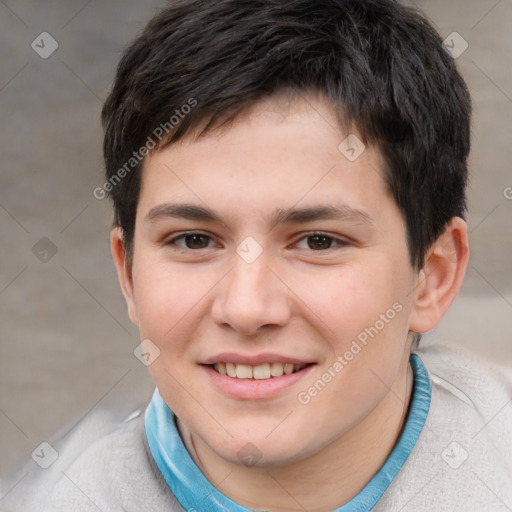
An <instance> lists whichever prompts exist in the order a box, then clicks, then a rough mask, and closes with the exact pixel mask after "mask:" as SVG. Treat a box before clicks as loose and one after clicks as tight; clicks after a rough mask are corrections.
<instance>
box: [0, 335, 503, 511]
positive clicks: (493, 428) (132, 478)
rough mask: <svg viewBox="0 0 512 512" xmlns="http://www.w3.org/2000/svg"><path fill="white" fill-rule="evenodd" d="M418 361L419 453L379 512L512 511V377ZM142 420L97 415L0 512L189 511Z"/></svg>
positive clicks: (479, 364) (463, 364)
mask: <svg viewBox="0 0 512 512" xmlns="http://www.w3.org/2000/svg"><path fill="white" fill-rule="evenodd" d="M415 353H416V354H417V355H418V356H419V357H420V359H421V360H422V361H423V363H424V365H425V366H426V368H427V370H428V374H429V377H430V382H431V386H432V394H431V402H430V408H429V412H428V415H427V418H426V421H425V424H424V426H423V429H422V431H421V434H420V436H419V438H418V440H417V442H416V444H415V446H414V448H413V449H412V452H411V453H410V455H409V457H408V458H407V460H406V461H405V463H404V464H403V466H402V468H401V469H400V471H399V472H398V474H397V476H396V477H395V478H394V479H393V481H392V482H391V484H390V485H389V487H388V488H387V490H386V491H385V492H384V494H383V495H382V497H381V498H380V500H379V501H378V503H377V504H376V506H375V507H374V508H373V509H372V510H373V511H374V512H384V511H392V512H398V511H400V512H434V511H436V512H437V511H449V512H457V511H461V512H462V511H464V512H466V511H468V510H471V511H477V512H500V511H504V512H505V511H507V510H512V377H511V374H510V373H509V372H508V370H506V369H504V368H500V367H498V366H496V365H492V364H490V363H488V362H487V361H481V360H480V359H479V358H478V356H476V355H472V354H468V353H465V352H462V351H460V350H458V349H453V348H448V347H446V346H441V345H435V344H434V345H430V346H428V345H427V346H420V347H419V348H418V349H417V350H416V351H415ZM143 412H144V408H141V409H140V410H139V411H136V412H135V413H133V414H132V415H131V417H130V418H128V419H127V421H124V422H121V423H119V422H117V423H113V422H112V421H111V420H109V419H105V418H108V415H107V416H104V415H103V416H102V415H101V413H97V414H96V416H94V417H93V418H91V419H89V420H88V421H87V422H86V423H85V424H84V425H82V426H81V427H80V428H78V429H76V430H75V431H74V433H73V435H72V436H71V438H70V439H64V440H62V441H61V442H60V444H59V446H58V449H59V453H60V456H59V458H58V460H57V461H56V462H55V463H54V464H53V465H52V466H51V467H50V468H48V469H46V470H43V469H40V468H39V467H36V465H35V464H32V466H30V467H29V471H30V473H29V474H28V475H27V476H26V477H25V478H23V480H22V481H21V482H19V483H18V485H16V486H15V487H14V488H12V489H4V490H3V492H4V495H3V496H4V498H3V499H1V500H0V510H2V511H8V512H89V511H90V512H98V511H100V512H123V511H124V512H138V511H148V512H149V511H150V512H174V511H176V512H178V511H179V512H182V511H183V510H184V509H183V508H182V507H181V505H180V504H179V503H178V501H177V500H176V498H175V497H174V495H173V494H172V492H171V490H170V488H169V487H168V485H167V483H166V481H165V480H164V478H163V476H162V474H161V473H160V471H159V469H158V467H157V466H156V464H155V462H154V460H153V457H152V456H151V452H150V450H149V447H148V444H147V440H146V435H145V429H144V414H143ZM27 467H28V466H27ZM25 471H27V470H25ZM340 484H341V483H340ZM6 492H8V494H5V493H6ZM341 510H345V507H343V508H342V509H341ZM346 510H361V512H363V509H355V508H349V507H348V506H347V508H346ZM189 512H193V511H189ZM197 512H202V511H201V510H200V508H198V509H197Z"/></svg>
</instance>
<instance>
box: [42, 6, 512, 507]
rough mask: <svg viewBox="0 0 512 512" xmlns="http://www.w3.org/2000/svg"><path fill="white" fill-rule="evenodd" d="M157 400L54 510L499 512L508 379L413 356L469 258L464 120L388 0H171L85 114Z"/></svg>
mask: <svg viewBox="0 0 512 512" xmlns="http://www.w3.org/2000/svg"><path fill="white" fill-rule="evenodd" d="M103 122H104V127H105V142H104V152H105V161H106V168H107V181H106V183H105V186H104V187H103V189H102V190H98V191H96V193H97V194H102V193H104V192H108V193H109V194H110V196H111V197H112V199H113V202H114V210H115V226H114V229H113V230H112V234H111V244H112V252H113V256H114V260H115V264H116V267H117V270H118V274H119V280H120V284H121V287H122V290H123V293H124V296H125V298H126V301H127V304H128V312H129V316H130V319H131V320H132V322H133V323H135V324H136V325H137V326H138V327H139V329H140V335H141V340H143V341H142V347H141V350H142V353H143V354H144V357H145V358H146V361H147V364H148V368H149V371H150V373H151V376H152V378H153V380H154V382H155V384H156V386H157V390H156V391H155V394H154V396H153V399H152V401H151V403H150V404H149V406H148V408H147V409H146V411H145V414H144V417H142V416H140V417H139V418H138V419H134V420H132V421H130V422H128V423H126V424H125V425H123V426H122V427H121V428H119V429H117V430H115V431H114V432H113V433H112V434H110V435H109V436H107V437H104V438H102V439H99V440H97V441H96V442H95V443H94V444H93V445H92V446H90V448H88V449H87V450H86V451H85V453H83V454H82V455H81V456H80V457H78V458H77V459H76V461H74V462H73V463H72V464H71V465H69V467H66V468H65V474H64V476H60V478H58V479H57V480H58V481H57V482H56V483H55V484H54V485H52V486H50V487H51V488H50V489H48V495H49V498H48V499H49V500H51V503H52V504H51V505H48V507H49V509H50V510H67V511H68V510H69V511H70V510H77V511H78V510H80V511H81V512H83V511H86V510H102V511H105V512H106V511H110V510H112V511H114V510H115V511H118V510H129V511H140V510H148V511H153V512H156V511H162V512H163V511H181V510H187V511H190V512H191V511H200V512H203V511H216V510H225V511H246V510H265V511H273V512H276V511H295V510H297V511H299V510H308V511H317V512H326V511H331V510H340V511H343V512H346V511H366V510H375V511H399V510H402V511H408V510H410V511H416V512H417V511H427V510H428V511H431V510H447V511H448V510H449V511H455V510H467V509H472V510H478V511H489V512H490V511H498V510H506V509H507V507H508V508H510V507H512V474H511V461H512V454H511V448H510V447H511V443H510V426H511V410H510V406H509V405H508V406H507V405H506V404H509V402H510V400H511V399H512V392H511V386H510V382H508V381H506V379H505V377H503V376H502V375H501V374H499V373H497V371H496V370H494V369H492V368H491V367H489V366H488V365H486V364H485V363H481V362H478V361H476V360H475V359H474V358H471V357H470V356H467V355H464V354H459V353H457V352H455V351H453V350H449V349H447V348H444V347H438V346H435V345H434V346H430V347H426V348H425V347H422V344H421V343H420V344H419V345H418V341H419V336H420V334H421V333H426V332H427V331H430V330H431V329H433V328H434V327H435V326H436V325H437V324H438V322H439V321H440V319H441V318H442V317H443V315H444V314H445V312H446V311H447V309H448V307H449V306H450V304H451V302H452V301H453V299H454V297H455V296H456V294H457V292H458V291H459V288H460V286H461V282H462V280H463V277H464V273H465V269H466V265H467V261H468V237H467V227H466V224H465V222H464V220H463V218H464V212H465V186H466V181H467V157H468V153H469V139H470V99H469V95H468V91H467V88H466V86H465V84H464V81H463V80H462V78H461V76H460V75H459V73H458V72H457V70H456V69H455V65H454V63H453V61H452V58H451V57H450V56H449V54H448V53H446V52H445V50H444V49H443V47H442V42H441V39H440V37H439V36H438V34H437V33H436V32H435V31H434V30H433V29H432V27H431V26H430V25H429V23H428V22H427V21H426V20H425V19H424V18H423V17H422V16H421V15H420V14H418V13H417V12H416V11H413V10H412V9H410V8H406V7H403V6H401V5H400V4H398V3H396V2H394V1H391V0H378V1H377V0H357V1H348V0H327V1H326V0H323V1H322V2H319V1H316V0H290V1H283V2H278V1H273V0H256V1H251V2H243V1H240V0H177V1H173V2H171V3H170V6H169V7H168V8H167V9H166V10H164V11H163V12H161V13H160V14H159V15H158V16H157V17H155V18H154V19H153V20H152V21H151V22H150V23H149V24H148V26H147V27H146V29H145V30H144V32H143V33H142V34H141V35H140V36H139V37H138V38H137V40H136V41H135V42H134V43H133V44H132V45H131V46H130V48H128V50H127V51H126V53H125V54H124V56H123V58H122V60H121V62H120V65H119V68H118V71H117V75H116V79H115V83H114V86H113V89H112V92H111V94H110V96H109V98H108V99H107V101H106V104H105V107H104V110H103Z"/></svg>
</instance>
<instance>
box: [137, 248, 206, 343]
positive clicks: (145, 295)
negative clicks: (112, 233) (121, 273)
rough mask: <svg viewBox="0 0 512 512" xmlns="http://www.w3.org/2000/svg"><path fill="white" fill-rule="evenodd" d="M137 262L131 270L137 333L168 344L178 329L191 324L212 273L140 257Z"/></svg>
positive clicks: (203, 302)
mask: <svg viewBox="0 0 512 512" xmlns="http://www.w3.org/2000/svg"><path fill="white" fill-rule="evenodd" d="M139 262H140V264H139V266H138V268H137V271H136V272H134V298H135V303H136V308H137V312H138V315H139V319H140V330H141V336H144V337H148V338H150V339H152V341H154V342H155V343H157V344H169V343H171V344H172V343H174V342H175V341H177V340H179V339H180V336H177V333H178V332H181V333H183V330H184V329H186V327H187V326H191V325H193V324H194V322H191V321H190V319H191V318H194V317H196V316H197V315H198V314H200V313H201V312H202V311H203V309H204V305H205V304H206V301H207V296H208V293H209V292H210V291H211V289H212V287H213V286H214V284H215V279H213V277H215V276H212V275H211V272H210V273H208V272H205V271H201V270H199V269H192V268H190V269H185V270H183V269H180V268H176V266H174V267H173V266H171V265H169V263H166V262H160V261H157V262H155V263H151V262H150V261H149V260H146V262H145V260H144V259H143V258H141V259H140V260H139ZM153 338H154V340H153Z"/></svg>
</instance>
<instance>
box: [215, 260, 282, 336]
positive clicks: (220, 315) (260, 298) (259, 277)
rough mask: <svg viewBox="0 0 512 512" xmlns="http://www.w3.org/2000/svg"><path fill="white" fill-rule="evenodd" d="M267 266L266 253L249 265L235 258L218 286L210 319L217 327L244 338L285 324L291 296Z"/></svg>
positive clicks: (273, 271)
mask: <svg viewBox="0 0 512 512" xmlns="http://www.w3.org/2000/svg"><path fill="white" fill-rule="evenodd" d="M269 263H270V262H269V261H268V258H267V257H266V255H265V252H264V253H263V254H262V255H261V256H259V257H258V258H257V259H256V261H253V262H251V263H248V262H246V261H245V260H244V259H243V258H241V257H240V256H239V255H238V254H235V255H234V257H233V268H232V270H231V271H230V272H229V273H228V274H227V275H226V277H225V278H224V279H223V280H222V281H221V282H220V283H219V288H218V292H217V295H216V297H215V300H214V302H213V305H212V318H213V320H214V321H215V322H216V323H217V324H218V325H220V326H229V327H231V328H232V329H234V330H236V331H237V332H238V333H240V334H244V335H247V336H252V335H255V334H257V333H258V331H260V330H261V329H262V328H263V327H268V326H281V327H282V326H284V325H286V323H287V322H288V321H289V319H290V315H291V310H290V299H291V297H290V293H289V290H288V288H287V287H286V285H285V284H284V282H283V281H282V280H281V279H280V277H279V276H278V273H277V272H276V271H275V270H273V269H271V268H270V267H269Z"/></svg>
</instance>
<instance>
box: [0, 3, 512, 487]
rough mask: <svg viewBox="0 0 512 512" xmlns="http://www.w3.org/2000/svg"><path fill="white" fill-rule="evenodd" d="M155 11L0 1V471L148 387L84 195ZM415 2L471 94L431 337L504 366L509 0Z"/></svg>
mask: <svg viewBox="0 0 512 512" xmlns="http://www.w3.org/2000/svg"><path fill="white" fill-rule="evenodd" d="M163 5H165V2H162V1H160V2H159V1H156V0H153V1H150V0H145V1H134V0H130V1H126V0H125V1H121V0H108V1H104V2H100V1H97V0H96V1H95V0H91V1H87V0H73V1H66V2H64V1H57V0H55V1H50V0H43V1H41V0H40V1H37V2H36V1H35V0H5V1H0V48H1V59H2V60H1V66H0V119H1V120H2V124H1V138H0V155H1V159H0V165H1V168H0V179H1V187H0V233H1V244H0V251H1V255H0V326H1V331H0V332H1V341H0V433H1V436H0V481H1V480H2V479H6V478H7V477H8V476H9V475H11V474H12V471H13V469H14V468H16V467H18V466H19V465H20V464H22V463H23V462H24V461H25V460H26V459H27V458H29V457H30V454H31V452H32V451H33V450H34V449H35V448H36V447H37V446H38V445H39V444H40V443H41V442H42V441H44V440H46V439H49V438H50V437H51V436H52V435H54V434H55V432H57V431H61V432H68V431H69V430H70V429H72V428H73V427H74V426H75V425H77V424H78V423H79V422H80V421H81V420H82V419H83V418H86V417H87V416H88V415H89V414H91V413H92V412H93V411H95V410H97V409H101V408H113V407H118V408H123V407H126V408H127V409H128V408H129V407H130V406H131V404H132V403H135V402H137V400H139V399H145V398H149V397H150V394H151V390H152V384H151V381H150V379H149V377H148V375H147V374H146V369H145V368H144V366H143V365H142V364H141V363H140V362H139V361H138V360H137V359H136V358H135V357H134V355H133V350H134V349H135V347H136V346H137V345H138V344H139V338H138V332H137V330H136V329H135V328H134V327H133V326H132V325H131V324H130V322H129V320H128V317H127V314H126V308H125V304H124V301H123V299H122V296H121V293H120V290H119V287H118V283H117V277H116V275H115V271H114V265H113V263H112V261H111V256H110V248H109V242H108V234H109V227H110V222H111V212H110V205H109V203H108V202H107V201H106V200H104V201H99V200H97V199H95V198H94V197H93V195H92V191H93V190H94V188H95V187H97V186H101V184H102V183H103V178H102V172H103V167H102V158H101V138H102V132H101V127H100V123H99V113H100V109H101V103H102V100H103V99H104V98H105V96H106V94H107V91H108V89H109V84H110V83H111V80H112V78H113V74H114V70H115V66H116V63H117V61H118V59H119V56H120V52H121V50H122V48H123V47H124V46H125V45H126V44H127V43H128V42H129V41H130V40H131V39H133V37H134V36H135V35H136V34H137V33H138V32H139V31H140V30H141V29H142V27H143V26H144V25H145V23H146V21H147V20H148V19H149V17H150V16H151V15H152V14H153V13H154V12H155V11H156V10H157V8H158V7H160V6H163ZM416 5H418V6H419V7H421V8H422V9H423V10H424V11H425V12H426V13H427V15H428V16H429V17H430V19H431V20H432V21H433V22H434V23H435V24H436V26H437V28H438V30H439V32H440V34H441V35H442V37H443V39H444V38H446V37H448V36H449V35H450V34H452V33H453V32H454V31H455V32H458V33H459V34H460V35H461V36H462V37H463V38H464V40H466V41H467V43H468V45H469V46H468V48H467V50H466V51H465V52H464V53H463V54H462V55H461V56H460V57H458V58H457V62H458V65H459V68H460V69H461V71H462V72H463V74H464V76H465V78H466V79H467V82H468V84H469V87H470V89H471V92H472V95H473V99H474V122H473V125H474V133H473V148H474V149H473V153H472V157H471V170H472V181H471V187H470V205H471V212H470V215H469V218H468V224H469V227H470V231H471V235H470V236H471V243H472V256H471V263H470V267H469V270H468V274H467V278H466V282H465V284H464V288H463V290H462V293H461V295H460V296H459V297H458V299H457V300H456V302H455V303H454V305H453V306H452V308H451V310H450V312H449V314H448V316H447V317H446V318H445V319H444V320H443V322H442V324H441V326H440V327H439V328H438V329H437V330H436V333H435V336H436V337H437V338H439V339H443V340H446V342H448V343H458V344H461V345H464V346H467V347H470V348H471V349H473V350H476V351H478V352H480V353H482V354H484V355H485V356H486V357H487V358H489V359H492V360H494V361H497V362H501V363H503V364H506V365H509V366H512V336H511V335H512V321H511V318H512V314H511V313H512V263H511V257H510V255H511V254H512V228H511V219H512V199H507V198H506V197H505V196H506V195H508V196H509V197H511V198H512V189H509V188H508V187H512V173H511V171H510V162H511V161H512V144H511V142H512V141H511V138H510V133H511V128H512V65H511V53H512V36H511V27H512V0H501V1H496V0H478V1H467V0H456V1H450V2H446V1H441V0H424V1H417V2H416ZM42 32H49V33H50V34H51V36H52V37H53V38H54V39H55V40H56V41H57V42H58V45H59V46H58V49H57V50H56V51H55V53H53V54H52V55H51V56H50V57H49V58H47V59H43V58H41V57H40V56H39V55H38V54H37V53H36V52H35V51H34V50H33V49H32V47H31V43H32V41H34V40H36V42H38V41H40V38H39V37H38V36H39V35H40V34H41V33H42ZM451 40H453V41H454V43H453V44H454V45H455V49H460V48H461V46H460V43H457V40H454V39H453V36H451V39H450V38H448V41H451ZM39 44H41V43H39ZM450 44H451V43H450ZM45 47H46V49H48V46H47V45H46V46H45ZM507 192H510V193H507ZM41 239H43V240H42V241H41ZM45 239H48V240H49V241H51V242H48V240H45ZM36 244H37V245H36ZM34 247H35V248H34ZM45 250H46V251H47V254H46V255H45V253H44V252H42V251H45ZM52 251H53V252H55V251H56V253H55V254H53V252H52ZM45 258H46V261H45ZM41 259H42V260H41Z"/></svg>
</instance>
